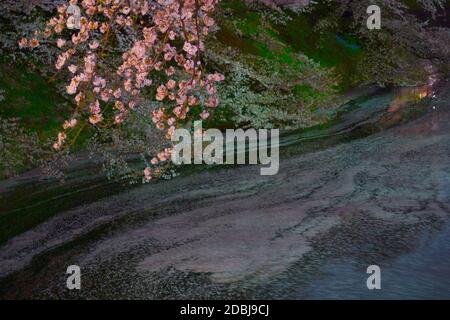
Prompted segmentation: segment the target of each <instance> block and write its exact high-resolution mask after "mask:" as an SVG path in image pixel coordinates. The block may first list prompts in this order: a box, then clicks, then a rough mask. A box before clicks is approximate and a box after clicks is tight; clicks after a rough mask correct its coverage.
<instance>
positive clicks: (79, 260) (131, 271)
mask: <svg viewBox="0 0 450 320" xmlns="http://www.w3.org/2000/svg"><path fill="white" fill-rule="evenodd" d="M449 88H450V86H449V84H448V83H445V82H444V83H443V84H440V86H439V87H436V88H435V89H433V90H435V92H433V91H432V89H431V88H405V89H401V90H400V89H395V90H387V89H384V90H375V91H373V90H372V91H370V90H369V91H368V92H366V93H365V94H364V95H362V96H360V97H358V98H355V99H354V100H352V101H351V102H349V103H348V104H346V105H344V106H343V107H342V108H341V110H340V111H339V112H338V115H337V117H336V119H335V120H334V121H331V122H330V123H329V124H328V125H325V126H321V127H316V128H312V129H309V130H306V131H297V132H290V133H286V134H283V136H282V139H281V141H280V143H281V145H282V149H281V152H280V159H281V162H280V172H279V174H278V175H276V176H273V177H267V176H260V175H259V168H258V167H257V166H236V167H231V168H230V167H223V168H222V167H216V168H206V167H200V168H199V169H195V170H192V171H189V170H187V171H182V175H181V176H180V177H178V178H176V179H173V180H171V181H164V182H157V183H151V184H147V185H143V186H136V187H133V188H129V187H125V186H122V185H117V184H114V183H110V182H107V181H106V180H105V179H104V178H102V177H101V176H99V175H95V174H93V172H94V171H93V168H92V165H91V164H89V162H88V161H86V160H83V157H80V159H79V160H78V161H77V162H76V163H74V164H73V165H72V167H71V170H70V173H69V176H68V178H67V180H66V183H65V184H63V185H58V184H55V183H54V182H52V181H41V180H39V173H38V172H30V173H28V174H26V175H23V176H21V177H19V178H16V179H12V180H8V181H4V182H1V183H0V200H1V202H0V231H1V232H0V262H1V263H0V297H2V298H119V299H127V298H148V299H176V298H191V299H196V298H274V299H314V298H325V299H336V298H337V299H340V298H363V299H365V298H376V299H378V298H395V299H398V298H406V299H416V298H450V294H449V293H450V280H449V279H450V241H449V240H450V223H449V213H450V104H449V101H450V96H449V90H448V89H449ZM434 94H436V97H435V98H433V97H432V96H433V95H434ZM70 264H76V265H79V266H80V267H81V269H82V275H83V278H82V290H80V291H77V292H74V291H68V290H67V289H66V288H65V270H66V268H67V266H68V265H70ZM373 264H376V265H379V266H380V268H381V277H382V289H381V290H375V291H369V290H368V289H367V287H366V279H367V277H368V275H367V274H366V268H367V266H369V265H373Z"/></svg>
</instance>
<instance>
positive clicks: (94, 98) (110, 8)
mask: <svg viewBox="0 0 450 320" xmlns="http://www.w3.org/2000/svg"><path fill="white" fill-rule="evenodd" d="M217 3H218V0H157V1H149V0H81V1H78V0H70V1H68V3H66V4H63V5H61V6H59V7H58V9H57V15H56V16H54V17H52V18H51V19H50V20H49V21H48V23H47V25H46V27H45V29H44V30H40V31H36V32H35V35H34V36H33V37H32V38H30V39H26V38H24V39H21V40H20V41H19V46H20V47H21V48H29V49H33V48H36V47H38V46H40V45H41V43H43V45H44V43H45V45H55V46H57V48H59V50H60V53H59V55H58V57H57V59H56V62H55V68H56V70H57V75H59V74H60V73H67V74H68V75H70V77H69V82H68V85H67V87H66V90H67V94H69V95H71V96H72V97H73V101H74V110H73V114H72V116H71V118H70V119H67V120H66V121H65V122H64V123H63V124H62V130H61V132H59V134H58V136H57V139H56V141H55V143H54V145H53V148H54V149H55V150H57V151H62V150H64V149H67V148H69V147H70V145H71V144H72V143H74V142H75V140H76V139H77V137H79V135H80V133H81V131H83V130H84V129H85V128H86V127H87V126H93V127H98V128H102V129H108V128H114V127H117V126H121V125H122V124H123V121H124V119H125V118H126V117H127V116H128V115H129V113H131V112H133V110H135V109H136V107H137V106H138V105H139V104H142V103H144V102H145V101H146V100H148V99H149V96H148V93H149V92H151V96H150V99H155V100H156V101H158V102H159V106H160V107H158V108H157V109H155V110H153V112H152V117H151V119H149V121H153V123H154V124H155V126H156V127H157V128H158V129H159V130H161V131H162V132H164V134H165V137H166V138H167V139H168V140H170V138H171V136H172V134H173V132H174V130H175V129H176V128H177V127H180V126H185V125H186V124H187V123H188V122H189V120H193V119H194V118H195V117H199V118H201V119H207V118H209V117H210V116H211V114H212V113H213V110H214V109H215V108H216V107H217V106H218V104H219V98H218V96H217V89H216V83H217V82H219V81H222V80H223V79H224V76H223V75H222V74H218V73H214V74H208V73H207V72H206V70H205V67H204V64H203V61H202V53H203V52H204V51H205V38H206V37H207V36H208V35H209V34H210V33H211V32H212V31H213V30H214V29H215V27H216V23H215V21H214V19H213V17H212V14H213V13H214V11H215V8H216V6H217ZM119 35H126V36H127V37H126V39H133V40H132V41H129V43H128V42H127V41H124V40H123V39H124V38H123V37H119ZM70 130H76V132H75V134H73V136H74V138H73V139H72V141H68V136H69V135H68V133H69V131H70ZM170 156H171V147H170V146H169V147H168V148H165V149H164V150H162V151H161V152H160V153H158V154H157V155H156V156H155V157H154V158H153V159H151V161H150V163H151V164H149V165H148V166H147V167H146V168H145V170H144V176H145V180H146V181H148V180H151V179H152V178H154V177H155V176H158V173H160V172H161V170H158V169H157V168H158V167H159V166H162V165H165V164H167V163H168V160H169V159H170Z"/></svg>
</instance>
